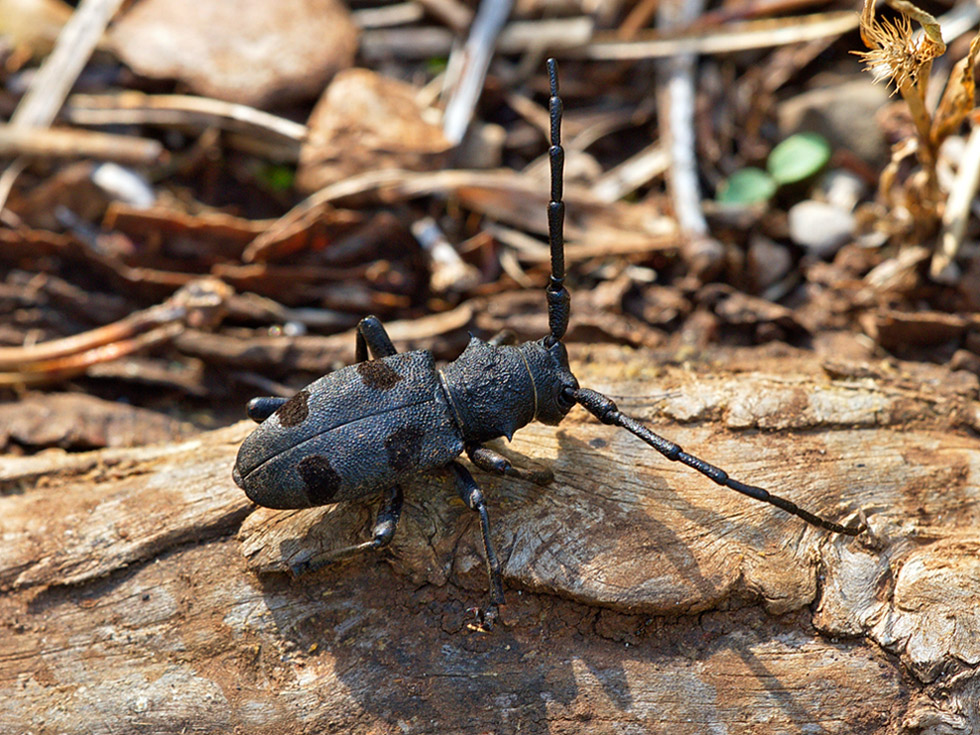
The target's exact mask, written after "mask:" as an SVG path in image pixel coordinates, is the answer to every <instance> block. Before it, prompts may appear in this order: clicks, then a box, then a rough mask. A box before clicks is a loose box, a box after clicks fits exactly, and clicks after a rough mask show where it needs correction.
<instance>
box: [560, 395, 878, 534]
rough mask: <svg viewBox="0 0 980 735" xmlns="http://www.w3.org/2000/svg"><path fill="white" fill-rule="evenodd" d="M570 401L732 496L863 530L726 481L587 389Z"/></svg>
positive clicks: (826, 524)
mask: <svg viewBox="0 0 980 735" xmlns="http://www.w3.org/2000/svg"><path fill="white" fill-rule="evenodd" d="M571 397H572V398H574V400H575V401H576V402H578V403H579V404H581V405H582V406H584V407H585V408H586V409H587V410H588V411H589V413H591V414H592V415H593V416H595V417H596V418H597V419H599V421H601V422H602V423H604V424H612V425H613V426H619V427H620V428H623V429H626V430H627V431H628V432H630V433H631V434H633V435H634V436H636V437H638V438H640V439H642V440H643V441H645V442H646V443H647V444H649V445H650V446H651V447H653V448H654V449H656V450H657V451H658V452H660V453H661V454H662V455H664V456H665V457H666V458H667V459H669V460H671V461H672V462H680V463H681V464H685V465H687V466H688V467H691V468H693V469H695V470H697V471H698V472H700V473H701V474H702V475H705V476H707V477H709V478H710V479H712V480H714V481H715V482H716V483H718V484H719V485H723V486H724V487H727V488H730V489H732V490H734V491H735V492H739V493H742V494H743V495H748V496H749V497H750V498H755V499H756V500H761V501H762V502H764V503H769V504H770V505H775V506H776V507H777V508H781V509H782V510H784V511H786V512H787V513H792V514H793V515H794V516H796V517H797V518H802V519H803V520H804V521H806V522H807V523H809V524H810V525H811V526H818V527H820V528H825V529H827V530H828V531H833V532H834V533H843V534H845V535H847V536H857V535H858V534H860V533H861V532H862V531H864V530H865V525H864V523H861V524H860V525H859V526H857V527H856V528H847V527H845V526H842V525H840V524H839V523H834V522H833V521H828V520H827V519H826V518H821V517H820V516H818V515H814V514H813V513H811V512H810V511H807V510H803V508H801V507H800V506H798V505H797V504H796V503H794V502H792V501H790V500H787V499H786V498H781V497H779V496H778V495H773V494H772V493H770V492H769V491H768V490H764V489H763V488H761V487H756V486H755V485H746V484H745V483H744V482H739V481H738V480H735V479H733V478H731V477H729V476H728V473H727V472H725V471H724V470H723V469H721V468H719V467H715V466H714V465H713V464H708V463H707V462H705V461H704V460H703V459H700V458H699V457H695V456H694V455H693V454H688V453H687V452H685V451H684V450H683V449H681V447H680V445H679V444H675V443H674V442H672V441H670V440H669V439H664V438H663V437H662V436H660V435H659V434H654V433H653V432H652V431H650V430H649V429H648V428H647V427H645V426H644V425H643V424H641V423H640V422H639V421H637V420H636V419H634V418H632V417H631V416H627V415H626V414H624V413H621V412H620V411H619V409H618V408H617V407H616V404H615V402H613V400H612V399H611V398H609V397H607V396H604V395H602V394H601V393H597V392H596V391H594V390H589V389H588V388H579V389H577V390H574V391H571Z"/></svg>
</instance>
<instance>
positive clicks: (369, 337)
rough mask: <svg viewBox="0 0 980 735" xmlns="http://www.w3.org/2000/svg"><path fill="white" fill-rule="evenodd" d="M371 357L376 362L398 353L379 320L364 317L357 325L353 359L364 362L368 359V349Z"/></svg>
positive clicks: (372, 317) (374, 317) (373, 317)
mask: <svg viewBox="0 0 980 735" xmlns="http://www.w3.org/2000/svg"><path fill="white" fill-rule="evenodd" d="M369 348H370V350H371V356H372V357H373V358H374V359H375V360H377V359H378V358H381V357H391V356H392V355H395V354H397V353H398V350H396V349H395V346H394V345H393V344H392V343H391V337H389V336H388V332H386V331H385V328H384V325H383V324H382V323H381V320H380V319H378V317H376V316H373V315H372V316H366V317H364V318H363V319H361V321H359V322H358V323H357V343H356V344H355V346H354V359H355V360H356V361H357V362H365V361H366V360H367V359H368V349H369Z"/></svg>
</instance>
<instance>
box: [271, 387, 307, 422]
mask: <svg viewBox="0 0 980 735" xmlns="http://www.w3.org/2000/svg"><path fill="white" fill-rule="evenodd" d="M309 400H310V392H309V391H308V390H301V391H300V392H299V393H297V394H296V395H295V396H293V397H292V398H290V399H289V400H288V401H286V402H285V403H284V404H282V406H280V407H279V410H278V411H276V418H278V419H279V425H280V426H286V427H290V426H298V425H299V424H301V423H303V422H304V421H306V417H307V416H309V415H310V407H309Z"/></svg>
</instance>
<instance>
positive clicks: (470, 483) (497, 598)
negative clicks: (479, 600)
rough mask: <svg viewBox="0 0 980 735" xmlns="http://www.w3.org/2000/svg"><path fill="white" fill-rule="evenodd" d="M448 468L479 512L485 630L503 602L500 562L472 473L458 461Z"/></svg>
mask: <svg viewBox="0 0 980 735" xmlns="http://www.w3.org/2000/svg"><path fill="white" fill-rule="evenodd" d="M449 469H450V470H451V471H452V473H453V481H454V482H455V484H456V492H458V493H459V497H461V498H462V499H463V502H464V503H466V505H467V506H468V507H469V508H471V509H472V510H475V511H476V512H477V513H479V514H480V530H481V531H482V533H483V549H484V551H485V552H486V555H487V573H488V575H489V576H490V602H489V603H487V606H486V607H485V608H484V609H483V612H482V613H481V615H480V624H481V625H482V627H483V628H484V629H485V630H490V629H491V628H492V627H493V624H494V623H495V622H496V621H497V614H498V608H499V607H500V605H503V604H504V587H503V583H502V582H501V580H500V562H499V561H498V560H497V553H496V552H495V551H494V550H493V544H491V543H490V516H489V515H487V504H486V501H485V500H484V499H483V493H482V492H481V491H480V488H479V487H478V486H477V484H476V480H474V479H473V475H471V474H470V473H469V471H467V469H466V468H465V467H463V465H461V464H460V463H459V462H455V461H454V462H450V463H449Z"/></svg>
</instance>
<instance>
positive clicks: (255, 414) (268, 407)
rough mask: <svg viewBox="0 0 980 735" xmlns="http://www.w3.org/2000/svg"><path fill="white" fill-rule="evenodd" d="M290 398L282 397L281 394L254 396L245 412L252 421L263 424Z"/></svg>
mask: <svg viewBox="0 0 980 735" xmlns="http://www.w3.org/2000/svg"><path fill="white" fill-rule="evenodd" d="M288 400H289V399H288V398H280V397H279V396H260V397H258V398H253V399H252V400H251V401H249V402H248V405H247V406H246V407H245V413H246V414H247V415H248V417H249V418H250V419H252V421H254V422H255V423H257V424H261V423H262V422H263V421H265V420H266V419H267V418H269V417H270V416H271V415H272V414H274V413H275V412H276V410H278V408H279V407H280V406H281V405H282V404H284V403H285V402H286V401H288Z"/></svg>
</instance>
